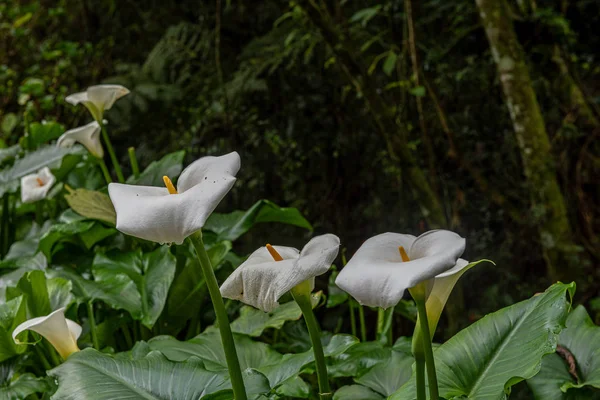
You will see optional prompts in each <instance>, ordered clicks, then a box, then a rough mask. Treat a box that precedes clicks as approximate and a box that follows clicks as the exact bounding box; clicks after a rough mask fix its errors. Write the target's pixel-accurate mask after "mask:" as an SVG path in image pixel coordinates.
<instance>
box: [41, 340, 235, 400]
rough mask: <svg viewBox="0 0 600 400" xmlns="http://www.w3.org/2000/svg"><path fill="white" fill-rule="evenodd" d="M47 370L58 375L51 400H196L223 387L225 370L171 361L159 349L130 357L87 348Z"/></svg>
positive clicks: (50, 373)
mask: <svg viewBox="0 0 600 400" xmlns="http://www.w3.org/2000/svg"><path fill="white" fill-rule="evenodd" d="M48 374H49V375H50V376H52V377H55V378H56V379H58V390H57V391H56V393H55V394H54V395H53V396H52V397H51V399H53V400H81V399H86V400H114V399H146V400H174V399H177V400H198V399H202V398H203V396H205V395H207V394H210V393H213V392H216V391H218V390H222V389H225V388H226V374H225V373H224V372H211V371H207V370H205V369H204V368H202V364H201V363H199V362H193V361H189V362H186V363H176V362H172V361H169V360H167V359H166V358H165V357H164V356H163V355H161V354H160V353H158V352H152V353H150V354H148V355H147V356H146V357H144V358H141V359H135V360H131V359H126V358H125V357H113V356H110V355H106V354H103V353H99V352H97V351H95V350H93V349H86V350H83V351H81V352H78V353H74V354H72V355H71V356H70V357H69V358H68V359H67V361H66V362H65V363H63V364H62V365H60V366H58V367H57V368H55V369H53V370H51V371H49V372H48Z"/></svg>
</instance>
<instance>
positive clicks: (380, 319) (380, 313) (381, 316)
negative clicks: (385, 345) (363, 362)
mask: <svg viewBox="0 0 600 400" xmlns="http://www.w3.org/2000/svg"><path fill="white" fill-rule="evenodd" d="M384 323H385V310H384V309H383V308H377V338H378V339H379V337H380V336H381V334H382V333H383V324H384Z"/></svg>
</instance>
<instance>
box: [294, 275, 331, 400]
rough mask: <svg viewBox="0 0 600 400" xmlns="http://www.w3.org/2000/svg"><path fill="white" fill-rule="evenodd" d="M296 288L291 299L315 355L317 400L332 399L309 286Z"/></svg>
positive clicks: (319, 330) (319, 331)
mask: <svg viewBox="0 0 600 400" xmlns="http://www.w3.org/2000/svg"><path fill="white" fill-rule="evenodd" d="M298 286H306V288H308V290H305V289H304V288H298ZM298 286H297V287H296V288H298V289H296V288H294V289H292V291H291V292H292V297H293V298H294V300H295V301H296V303H298V306H299V307H300V311H302V315H303V316H304V322H305V323H306V328H307V329H308V334H309V336H310V341H311V342H312V347H313V353H314V354H315V364H316V367H317V380H318V382H319V398H320V399H321V400H329V399H331V398H332V397H333V393H331V388H330V387H329V379H328V377H327V364H326V363H325V353H324V352H323V345H322V344H321V329H320V328H319V323H318V322H317V319H316V318H315V314H314V312H313V309H312V302H311V299H310V286H309V285H305V284H304V283H302V284H300V285H298Z"/></svg>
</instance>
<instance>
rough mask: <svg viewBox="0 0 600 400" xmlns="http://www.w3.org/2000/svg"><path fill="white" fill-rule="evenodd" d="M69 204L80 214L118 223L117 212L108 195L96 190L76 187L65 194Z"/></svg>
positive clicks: (113, 223)
mask: <svg viewBox="0 0 600 400" xmlns="http://www.w3.org/2000/svg"><path fill="white" fill-rule="evenodd" d="M65 199H66V200H67V203H69V206H70V207H71V208H72V209H73V210H75V212H76V213H77V214H79V215H82V216H84V217H86V218H90V219H97V220H99V221H103V222H107V223H109V224H111V225H115V224H116V220H117V214H116V212H115V208H114V207H113V204H112V202H111V201H110V198H109V197H108V195H106V194H104V193H101V192H97V191H95V190H87V189H76V190H74V191H72V192H71V193H69V194H67V195H65Z"/></svg>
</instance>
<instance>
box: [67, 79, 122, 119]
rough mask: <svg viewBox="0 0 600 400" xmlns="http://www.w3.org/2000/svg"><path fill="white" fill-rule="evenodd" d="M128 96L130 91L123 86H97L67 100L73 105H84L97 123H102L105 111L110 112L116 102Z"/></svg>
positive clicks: (70, 96)
mask: <svg viewBox="0 0 600 400" xmlns="http://www.w3.org/2000/svg"><path fill="white" fill-rule="evenodd" d="M127 94H129V89H127V88H126V87H124V86H121V85H95V86H90V87H88V88H87V90H86V91H85V92H79V93H74V94H71V95H69V96H67V97H66V99H65V100H66V101H67V103H70V104H73V105H77V104H80V103H81V104H83V105H84V106H86V108H87V109H88V110H89V111H90V113H91V114H92V116H93V117H94V119H95V120H96V121H101V120H102V115H103V114H104V111H106V110H110V108H111V107H112V106H113V104H114V103H115V101H117V100H118V99H120V98H121V97H123V96H125V95H127Z"/></svg>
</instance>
